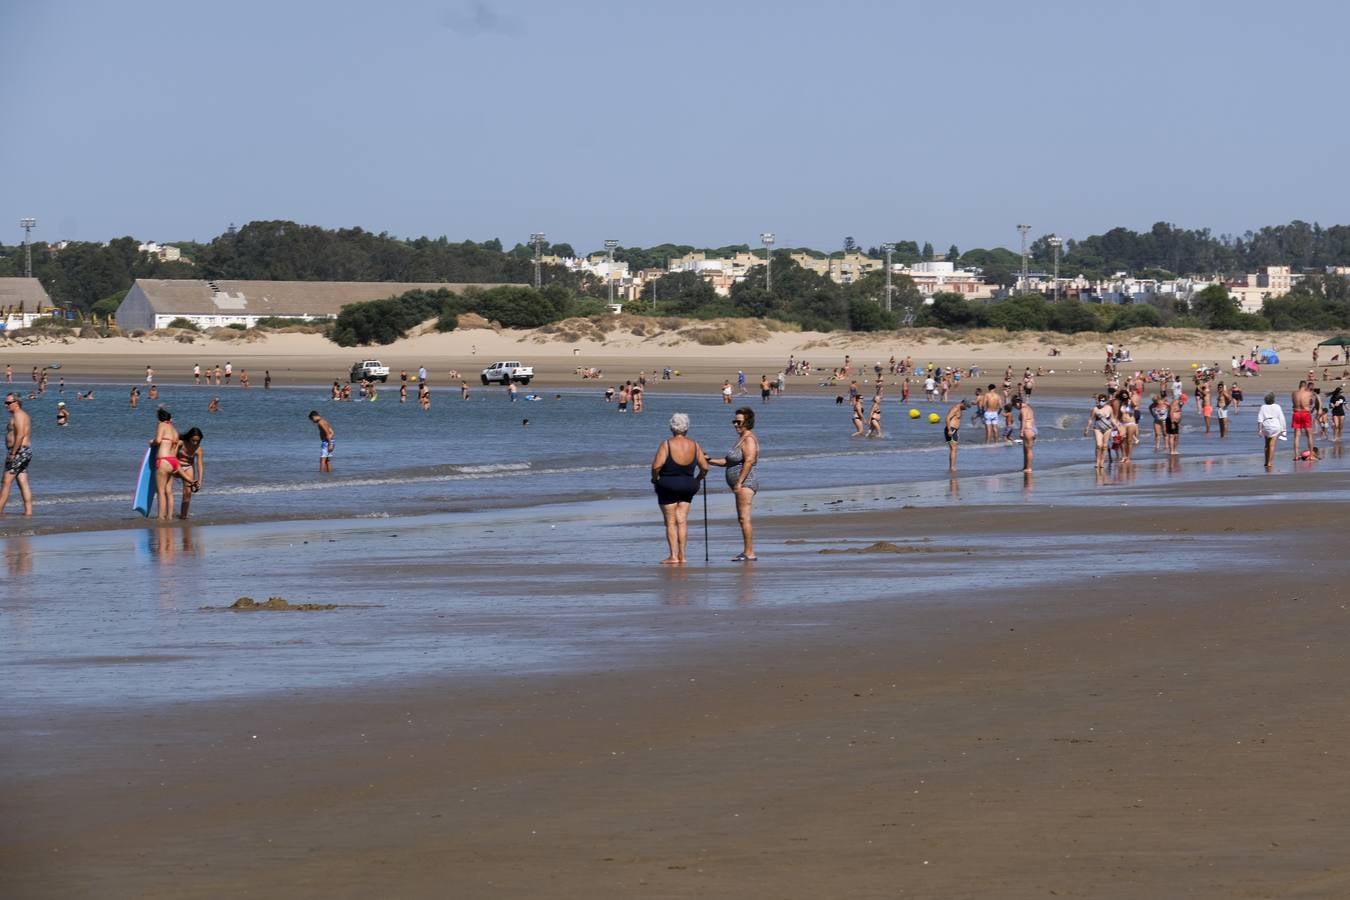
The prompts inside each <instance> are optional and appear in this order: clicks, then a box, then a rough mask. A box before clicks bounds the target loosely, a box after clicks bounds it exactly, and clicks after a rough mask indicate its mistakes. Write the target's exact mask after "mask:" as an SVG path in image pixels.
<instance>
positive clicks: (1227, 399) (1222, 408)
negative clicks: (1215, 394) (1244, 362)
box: [1218, 381, 1233, 438]
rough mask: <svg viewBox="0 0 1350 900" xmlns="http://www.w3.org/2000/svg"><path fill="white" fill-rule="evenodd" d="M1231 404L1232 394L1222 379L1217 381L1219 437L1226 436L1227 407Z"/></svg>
mask: <svg viewBox="0 0 1350 900" xmlns="http://www.w3.org/2000/svg"><path fill="white" fill-rule="evenodd" d="M1232 405H1233V394H1232V392H1231V391H1229V390H1228V386H1227V385H1226V384H1224V383H1223V382H1222V381H1220V382H1219V408H1218V416H1219V437H1220V438H1226V437H1228V407H1230V406H1232Z"/></svg>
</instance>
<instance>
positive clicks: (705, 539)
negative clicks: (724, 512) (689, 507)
mask: <svg viewBox="0 0 1350 900" xmlns="http://www.w3.org/2000/svg"><path fill="white" fill-rule="evenodd" d="M702 493H703V562H704V563H707V562H708V478H707V476H706V475H705V476H704V478H703V491H702Z"/></svg>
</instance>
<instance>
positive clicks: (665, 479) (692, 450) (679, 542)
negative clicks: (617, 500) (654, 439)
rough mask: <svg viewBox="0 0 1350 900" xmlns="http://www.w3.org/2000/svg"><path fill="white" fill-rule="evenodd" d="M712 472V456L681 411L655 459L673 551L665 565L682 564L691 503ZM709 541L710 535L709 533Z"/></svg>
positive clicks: (657, 486)
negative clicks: (691, 432) (691, 433)
mask: <svg viewBox="0 0 1350 900" xmlns="http://www.w3.org/2000/svg"><path fill="white" fill-rule="evenodd" d="M707 474H708V457H707V456H705V455H704V453H703V448H702V447H700V446H699V445H698V443H697V442H696V441H693V440H690V438H689V416H688V414H686V413H682V412H677V413H675V414H674V415H673V416H671V417H670V437H669V438H667V439H666V440H664V441H662V442H661V446H660V447H658V448H657V449H656V456H655V457H653V458H652V486H653V487H655V489H656V502H657V503H658V504H659V505H660V507H661V516H662V518H664V519H665V522H666V543H667V544H668V545H669V548H670V552H669V554H668V555H667V556H666V558H665V559H663V560H661V564H662V565H664V566H674V565H682V564H683V563H684V562H685V549H686V547H687V545H688V543H689V504H690V503H691V502H692V501H693V499H694V495H695V494H697V493H698V491H699V488H700V487H701V486H702V484H703V479H704V476H706V475H707ZM704 542H705V544H706V536H705V541H704Z"/></svg>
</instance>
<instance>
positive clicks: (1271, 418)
mask: <svg viewBox="0 0 1350 900" xmlns="http://www.w3.org/2000/svg"><path fill="white" fill-rule="evenodd" d="M1256 425H1257V427H1258V428H1260V429H1261V434H1263V435H1265V436H1266V437H1276V436H1277V435H1281V434H1284V433H1285V431H1287V430H1288V427H1287V426H1286V424H1285V421H1284V410H1283V409H1281V408H1280V404H1278V403H1266V404H1263V405H1262V406H1261V409H1260V410H1258V411H1257V413H1256Z"/></svg>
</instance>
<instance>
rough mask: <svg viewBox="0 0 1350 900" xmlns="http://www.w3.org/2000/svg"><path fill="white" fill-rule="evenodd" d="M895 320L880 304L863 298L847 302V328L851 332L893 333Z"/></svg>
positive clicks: (891, 313)
mask: <svg viewBox="0 0 1350 900" xmlns="http://www.w3.org/2000/svg"><path fill="white" fill-rule="evenodd" d="M895 326H896V318H895V314H894V313H893V312H887V311H886V310H885V309H884V308H883V307H882V305H881V304H880V303H878V302H876V301H875V300H868V299H866V298H863V297H855V298H853V299H852V300H850V301H849V302H848V327H849V329H850V330H851V331H893V330H895Z"/></svg>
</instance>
